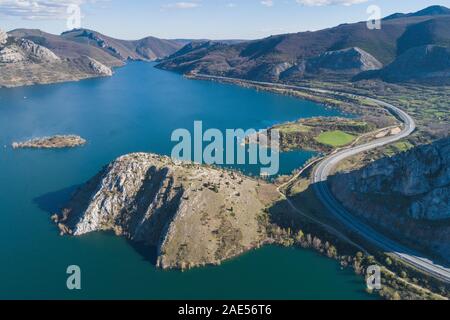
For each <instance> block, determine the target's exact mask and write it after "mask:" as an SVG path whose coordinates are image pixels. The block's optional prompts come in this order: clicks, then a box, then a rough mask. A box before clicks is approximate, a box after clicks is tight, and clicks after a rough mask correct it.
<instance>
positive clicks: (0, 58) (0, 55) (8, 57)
mask: <svg viewBox="0 0 450 320" xmlns="http://www.w3.org/2000/svg"><path fill="white" fill-rule="evenodd" d="M25 59H26V58H25V55H24V54H23V53H22V52H21V50H20V49H19V48H18V47H17V46H13V47H4V48H2V49H0V63H18V62H22V61H24V60H25Z"/></svg>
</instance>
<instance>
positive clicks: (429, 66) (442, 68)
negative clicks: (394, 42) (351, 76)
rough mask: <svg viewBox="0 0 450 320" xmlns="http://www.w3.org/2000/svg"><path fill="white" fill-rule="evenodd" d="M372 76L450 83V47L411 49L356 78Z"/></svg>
mask: <svg viewBox="0 0 450 320" xmlns="http://www.w3.org/2000/svg"><path fill="white" fill-rule="evenodd" d="M449 21H450V19H449ZM371 78H380V79H382V80H384V81H388V82H403V81H411V82H424V83H430V84H439V85H442V84H450V48H448V47H442V46H436V45H426V46H421V47H415V48H412V49H409V50H407V51H406V52H405V53H403V54H402V55H400V56H399V57H398V58H397V59H396V60H395V61H394V62H392V63H391V64H390V65H388V66H386V67H385V68H383V69H381V70H379V71H369V72H364V73H362V74H360V75H358V76H357V77H356V78H355V80H361V79H371Z"/></svg>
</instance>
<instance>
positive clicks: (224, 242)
mask: <svg viewBox="0 0 450 320" xmlns="http://www.w3.org/2000/svg"><path fill="white" fill-rule="evenodd" d="M277 198H278V193H277V191H276V189H275V187H274V186H272V185H270V184H266V183H262V182H257V181H255V180H251V179H249V178H246V177H244V176H241V175H240V174H237V173H233V172H229V171H225V170H220V169H213V168H210V167H204V166H200V165H194V164H190V163H174V162H173V161H172V160H171V159H170V158H167V157H163V156H158V155H153V154H144V153H138V154H130V155H126V156H123V157H120V158H118V159H117V160H116V161H114V162H113V163H111V164H110V165H109V166H108V167H106V168H105V169H104V170H103V171H102V172H101V173H99V174H98V175H97V176H96V177H94V178H93V179H92V180H91V181H89V182H88V183H87V184H86V185H85V186H83V187H82V188H81V189H79V191H78V192H76V194H75V195H74V196H73V198H72V200H71V201H70V203H69V204H68V205H67V208H66V209H64V210H63V211H62V213H61V214H60V215H58V216H55V217H54V219H55V221H56V222H57V223H58V225H59V228H60V230H61V231H62V233H64V234H71V235H75V236H81V235H84V234H86V233H89V232H94V231H105V230H113V231H115V232H116V234H118V235H123V236H125V237H127V238H129V239H131V240H132V241H135V242H142V243H144V244H146V245H148V246H152V247H156V248H157V255H158V258H157V264H158V266H160V267H162V268H189V267H194V266H200V265H206V264H219V263H220V262H221V261H223V260H224V259H227V258H231V257H234V256H236V255H238V254H241V253H242V252H244V251H246V250H250V249H252V248H254V247H257V246H259V245H260V244H261V243H262V242H264V241H265V240H266V237H267V236H266V231H265V222H264V221H265V208H266V207H267V206H268V205H269V204H270V203H272V202H273V201H274V200H276V199H277ZM149 250H150V249H149Z"/></svg>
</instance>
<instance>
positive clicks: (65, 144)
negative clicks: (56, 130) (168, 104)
mask: <svg viewBox="0 0 450 320" xmlns="http://www.w3.org/2000/svg"><path fill="white" fill-rule="evenodd" d="M85 144H86V140H85V139H83V138H81V137H80V136H76V135H56V136H51V137H43V138H34V139H31V140H27V141H24V142H13V144H12V147H13V148H14V149H25V148H35V149H62V148H75V147H79V146H83V145H85Z"/></svg>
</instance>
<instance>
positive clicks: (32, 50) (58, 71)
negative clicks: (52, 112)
mask: <svg viewBox="0 0 450 320" xmlns="http://www.w3.org/2000/svg"><path fill="white" fill-rule="evenodd" d="M3 39H4V40H3V41H2V43H3V44H1V45H0V72H1V74H2V77H1V78H0V87H1V86H4V87H15V86H22V85H30V84H36V83H39V84H44V83H53V82H62V81H74V80H80V79H85V78H90V77H98V76H111V75H112V70H111V69H110V68H109V67H107V66H105V65H103V64H102V63H100V62H98V61H97V60H95V59H93V58H90V57H88V56H81V57H79V58H61V57H59V56H58V55H56V54H55V53H54V52H53V51H51V50H50V49H48V48H46V47H44V46H41V45H39V44H36V43H34V42H33V41H31V40H28V39H21V38H15V37H4V38H3Z"/></svg>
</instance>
